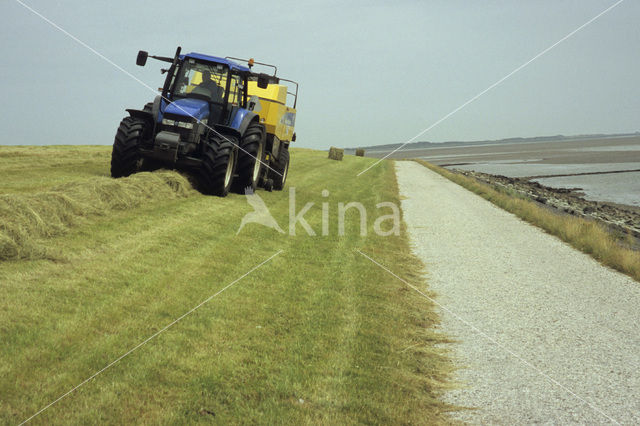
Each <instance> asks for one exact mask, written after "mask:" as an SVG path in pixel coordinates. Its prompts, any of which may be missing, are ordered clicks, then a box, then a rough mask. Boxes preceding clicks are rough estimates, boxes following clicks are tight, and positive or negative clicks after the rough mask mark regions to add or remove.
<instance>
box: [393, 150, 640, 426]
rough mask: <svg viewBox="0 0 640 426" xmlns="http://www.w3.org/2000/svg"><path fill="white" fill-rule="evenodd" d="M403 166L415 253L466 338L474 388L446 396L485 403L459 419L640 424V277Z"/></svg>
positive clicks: (463, 378) (459, 335) (461, 361)
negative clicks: (621, 271)
mask: <svg viewBox="0 0 640 426" xmlns="http://www.w3.org/2000/svg"><path fill="white" fill-rule="evenodd" d="M396 164H397V166H396V167H397V174H398V182H399V186H400V193H401V195H402V196H404V197H406V199H404V200H403V201H402V209H403V212H404V220H405V221H406V223H407V225H408V227H409V232H410V234H411V238H412V243H413V245H414V251H415V253H416V255H417V256H419V257H420V258H421V259H422V260H423V261H424V262H425V264H426V265H427V271H428V277H427V278H428V281H429V285H430V287H431V289H433V290H434V291H435V292H436V293H437V294H438V298H437V302H438V303H440V304H441V305H442V306H444V308H446V309H444V308H441V309H440V310H441V315H442V328H443V330H444V331H445V332H446V333H447V334H449V335H450V336H452V337H453V338H455V339H457V340H459V343H457V344H455V345H452V346H453V357H454V359H455V361H456V362H457V364H458V365H459V366H460V367H463V368H461V369H460V370H459V371H458V379H459V380H460V382H462V383H464V384H465V387H463V388H462V389H460V390H455V391H452V392H450V393H449V394H448V399H449V401H450V402H453V403H456V404H461V405H464V406H468V407H477V410H474V411H470V412H462V413H461V414H458V415H457V418H458V419H460V420H463V421H468V422H471V423H483V424H487V423H490V424H522V423H527V424H530V423H550V424H566V423H572V424H575V423H578V424H612V423H613V424H615V423H616V422H619V423H621V424H640V331H639V329H640V283H637V282H635V281H633V280H632V279H630V278H628V277H626V276H624V275H622V274H619V273H617V272H615V271H613V270H611V269H608V268H605V267H603V266H601V265H600V264H599V263H597V262H596V261H595V260H593V259H592V258H590V257H589V256H587V255H585V254H582V253H580V252H578V251H576V250H574V249H573V248H571V247H569V246H568V245H566V244H565V243H563V242H561V241H560V240H559V239H557V238H555V237H553V236H550V235H548V234H545V233H544V232H543V231H541V230H539V229H538V228H535V227H533V226H531V225H529V224H527V223H525V222H523V221H521V220H520V219H518V218H516V217H515V216H513V215H511V214H510V213H507V212H505V211H503V210H501V209H499V208H498V207H495V206H494V205H492V204H491V203H489V202H488V201H486V200H484V199H482V198H480V197H479V196H477V195H475V194H473V193H471V192H469V191H467V190H466V189H464V188H462V187H460V186H458V185H456V184H454V183H452V182H450V181H449V180H447V179H445V178H443V177H441V176H440V175H438V174H436V173H434V172H432V171H430V170H428V169H427V168H425V167H423V166H421V165H419V164H417V163H414V162H397V163H396ZM474 327H476V328H477V329H478V330H481V333H480V332H478V331H477V330H476V329H474ZM483 334H485V335H483ZM492 340H493V341H492ZM519 358H520V359H519Z"/></svg>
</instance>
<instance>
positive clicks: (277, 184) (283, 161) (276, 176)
mask: <svg viewBox="0 0 640 426" xmlns="http://www.w3.org/2000/svg"><path fill="white" fill-rule="evenodd" d="M281 149H282V151H281V152H280V158H278V160H277V161H275V162H274V163H273V164H272V165H271V168H272V169H273V170H269V179H272V180H273V189H275V190H276V191H282V189H283V188H284V185H285V183H286V182H287V175H288V174H289V149H288V147H285V146H282V147H281ZM276 172H277V173H276Z"/></svg>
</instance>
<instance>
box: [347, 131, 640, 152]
mask: <svg viewBox="0 0 640 426" xmlns="http://www.w3.org/2000/svg"><path fill="white" fill-rule="evenodd" d="M634 136H640V132H635V133H613V134H590V135H572V136H564V135H555V136H535V137H529V138H523V137H518V138H506V139H487V140H477V141H446V142H412V143H409V144H406V145H404V147H403V151H406V150H411V149H428V148H445V147H449V146H465V145H480V144H490V145H494V144H495V145H497V144H513V143H531V142H563V141H576V140H588V139H618V138H628V137H634ZM402 145H403V144H402V143H394V144H385V145H370V146H362V147H358V149H360V148H362V149H364V150H376V151H384V152H387V151H391V150H393V149H395V148H398V147H400V146H402ZM355 150H356V148H345V152H346V153H352V152H355Z"/></svg>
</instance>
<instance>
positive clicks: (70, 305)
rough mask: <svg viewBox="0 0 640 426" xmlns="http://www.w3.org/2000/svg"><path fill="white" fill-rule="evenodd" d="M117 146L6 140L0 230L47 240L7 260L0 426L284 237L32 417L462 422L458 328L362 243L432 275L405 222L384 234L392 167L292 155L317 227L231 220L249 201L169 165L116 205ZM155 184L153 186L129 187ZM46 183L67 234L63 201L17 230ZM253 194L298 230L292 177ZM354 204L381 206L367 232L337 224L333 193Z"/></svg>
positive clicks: (410, 274) (1, 304) (408, 271)
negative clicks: (447, 400) (215, 190)
mask: <svg viewBox="0 0 640 426" xmlns="http://www.w3.org/2000/svg"><path fill="white" fill-rule="evenodd" d="M109 155H110V149H109V147H0V182H2V183H1V184H0V194H2V195H1V197H2V198H0V199H2V200H5V201H6V200H14V204H11V203H9V204H7V203H6V202H5V205H4V206H5V207H3V208H2V209H0V212H1V214H2V216H0V229H4V230H5V231H6V229H9V228H10V227H11V226H13V228H12V229H14V230H15V229H19V230H21V232H22V233H23V234H22V235H23V236H24V238H27V237H28V238H29V241H30V244H32V245H33V246H34V247H37V250H36V251H35V252H34V253H36V254H37V253H40V254H43V255H41V256H40V255H33V256H13V257H11V256H9V257H8V258H7V259H6V260H3V261H0V341H1V342H2V346H1V350H0V395H1V397H0V423H19V422H21V421H23V420H25V419H27V418H29V417H30V416H31V415H33V414H34V413H36V412H37V411H38V410H40V409H41V408H43V407H45V406H46V405H48V404H49V403H50V402H52V401H54V400H56V399H57V398H58V397H59V396H61V395H63V394H64V393H66V392H67V391H69V390H70V389H72V388H73V387H74V386H76V385H77V384H79V383H81V382H82V381H83V380H85V379H86V378H88V377H90V376H91V375H92V374H94V373H95V372H97V371H99V370H100V369H102V368H103V367H105V366H106V365H108V364H109V363H110V362H112V361H113V360H115V359H117V358H118V357H119V356H120V355H122V354H124V353H125V352H127V351H128V350H129V349H131V348H133V347H135V346H136V345H138V344H139V343H140V342H142V341H143V340H144V339H146V338H147V337H149V336H151V335H153V334H154V333H156V332H157V331H158V330H160V329H162V328H163V327H164V326H166V325H168V324H170V323H171V322H172V321H174V320H175V319H176V318H178V317H180V316H181V315H182V314H184V313H185V312H187V311H188V310H189V309H191V308H192V307H194V306H196V305H197V304H199V303H200V302H202V301H203V300H206V299H207V298H208V297H210V296H211V295H213V294H215V293H216V292H218V291H220V290H221V289H222V288H224V287H225V286H227V285H228V284H230V283H232V282H233V281H234V280H236V279H238V278H239V277H241V276H242V275H243V274H245V273H246V272H247V271H249V270H250V269H251V268H253V267H255V266H256V265H258V264H260V263H261V262H263V261H265V260H266V259H268V258H269V257H270V256H272V255H273V254H275V253H277V252H278V251H280V250H282V252H281V253H280V254H279V255H277V256H276V257H274V258H273V259H272V260H271V261H269V262H268V263H266V264H264V265H263V266H262V267H260V268H259V269H257V270H255V271H254V272H252V273H251V274H249V275H247V276H246V277H244V278H242V279H241V280H240V281H238V282H237V283H236V284H234V285H233V286H232V287H230V288H229V289H227V290H226V291H225V292H224V293H221V294H220V295H219V296H217V297H215V298H213V299H211V300H210V301H209V302H208V303H206V304H205V305H203V306H202V307H200V308H199V309H198V310H196V311H195V312H193V313H192V314H190V315H188V316H187V317H185V318H184V319H182V320H181V321H180V322H179V323H177V324H175V325H174V326H173V327H171V328H169V329H168V330H167V331H166V332H164V333H162V334H160V335H159V336H158V337H157V338H156V339H153V340H151V341H150V342H149V343H147V344H146V345H144V346H142V347H140V348H139V349H137V350H136V351H135V352H133V353H131V354H130V355H128V356H127V357H125V358H123V359H122V360H121V361H120V362H118V363H117V364H115V365H114V366H113V367H111V368H109V369H108V370H106V371H104V372H103V373H102V374H100V375H99V376H97V377H96V378H95V379H93V380H91V381H89V382H87V383H86V384H85V385H84V386H82V387H81V388H79V389H78V390H77V391H75V392H73V393H71V394H69V395H68V396H67V397H65V398H64V399H62V400H60V401H59V402H57V403H56V404H55V405H53V406H51V407H50V408H48V409H47V410H46V411H44V412H42V413H41V414H40V415H38V416H37V417H35V418H34V419H33V420H32V422H33V423H37V424H40V423H43V424H44V423H47V424H48V423H54V424H70V423H90V424H95V423H107V424H130V423H133V422H136V423H179V424H186V423H189V424H191V423H200V422H202V423H209V422H212V421H213V422H216V423H262V424H274V423H275V424H282V423H296V424H299V423H330V424H345V423H347V424H351V423H362V422H364V423H439V422H447V421H448V418H447V416H446V412H447V411H448V410H450V409H451V407H448V406H446V405H445V404H443V403H442V402H441V401H440V399H439V398H440V396H441V393H442V392H443V389H445V388H446V386H448V377H449V373H450V371H451V365H450V363H449V361H448V360H447V358H446V357H445V355H446V354H445V353H444V352H443V349H438V348H437V347H436V346H437V345H438V344H439V343H442V342H445V341H446V340H445V339H444V338H443V336H441V335H439V334H436V333H435V332H434V326H435V324H436V322H437V318H436V316H435V314H434V313H433V306H431V304H430V303H429V301H427V300H425V299H424V298H422V297H420V296H419V295H418V294H416V293H415V292H414V291H412V290H410V289H408V288H407V287H406V286H405V285H404V284H402V283H401V282H399V281H398V280H397V279H395V278H394V277H392V276H391V275H389V274H387V273H386V272H384V271H382V270H381V269H379V268H378V267H376V266H375V265H373V264H372V263H371V262H370V261H368V260H367V259H365V258H364V257H362V256H361V255H360V254H358V253H357V251H356V250H362V251H363V252H365V253H367V254H369V255H370V256H372V257H373V258H374V259H376V260H378V261H379V262H381V263H383V264H385V265H388V266H389V267H391V269H392V270H394V271H395V272H397V273H399V274H400V275H401V276H402V277H403V278H404V279H407V280H409V281H410V282H412V283H414V284H416V285H418V286H419V287H421V288H424V287H425V284H424V282H422V281H421V279H420V265H419V262H418V261H417V260H416V259H415V258H413V257H412V256H411V254H410V250H409V245H408V240H407V237H406V234H405V232H404V228H403V229H402V232H401V235H400V236H390V237H380V236H377V235H376V234H375V233H374V232H373V222H374V219H375V218H376V217H377V215H376V213H377V212H378V210H377V209H376V207H375V205H376V204H377V203H379V202H383V201H391V202H395V203H399V201H398V195H397V188H396V184H395V177H394V172H393V167H392V163H389V162H385V163H383V164H381V165H378V166H377V167H375V168H373V169H371V170H370V171H369V172H367V175H366V178H364V179H363V178H356V177H355V176H356V174H357V173H358V172H359V171H360V170H362V169H363V168H364V167H366V166H367V165H368V164H370V163H371V161H373V160H371V159H367V158H356V157H352V156H346V157H345V159H344V161H342V162H337V161H330V160H327V159H326V153H323V152H316V151H310V150H294V151H293V153H292V166H291V170H290V176H289V181H288V184H287V188H285V189H288V188H289V187H295V190H296V210H297V211H300V210H301V209H302V207H303V206H304V205H305V204H306V203H307V202H313V203H315V204H314V206H313V207H312V208H311V209H310V211H309V212H308V213H307V214H306V215H305V219H307V221H308V222H309V224H310V225H311V226H312V227H313V229H314V230H315V232H316V233H317V234H318V235H317V236H313V237H312V236H309V235H307V233H306V232H305V231H304V229H302V228H301V227H300V226H298V227H297V235H296V236H291V235H288V233H287V234H279V233H278V232H276V231H275V230H273V229H269V228H266V227H263V226H261V225H258V224H255V223H253V224H251V223H250V224H248V225H246V226H245V227H244V229H242V231H241V232H240V233H238V234H236V232H237V230H238V227H239V225H240V222H241V219H242V217H243V216H244V215H245V214H246V213H248V212H250V211H252V208H251V207H250V206H249V205H248V204H247V201H246V199H245V197H244V196H242V195H237V194H232V195H230V196H229V197H227V198H224V199H223V198H217V197H207V196H203V195H201V194H199V193H197V192H196V191H193V190H192V189H190V188H189V187H184V185H185V182H186V181H183V180H181V179H183V178H181V177H180V175H178V174H177V173H173V172H156V173H153V174H149V175H153V176H139V177H133V178H131V179H129V180H128V181H127V180H120V181H122V182H119V183H118V185H124V186H125V188H124V189H122V188H120V190H121V191H124V192H123V193H127V194H129V196H130V197H133V198H131V199H130V200H129V201H130V202H128V203H124V204H118V203H112V202H111V201H110V198H109V197H108V196H106V195H105V192H104V191H103V190H102V189H100V188H103V185H107V186H108V185H111V184H113V181H109V180H108V177H107V176H108V166H109ZM167 180H168V181H171V182H180V185H179V187H180V188H182V189H180V190H179V191H177V192H176V190H175V188H174V187H173V186H171V185H168V184H167V183H166V182H167ZM151 181H153V182H155V183H156V184H158V185H159V186H158V188H157V190H154V191H151V192H144V191H142V192H140V191H139V190H136V191H138V192H135V191H134V192H135V194H133V195H132V193H130V192H128V191H129V190H130V189H131V188H129V184H131V185H133V186H134V187H137V186H136V185H138V184H139V183H140V182H151ZM127 182H128V183H127ZM132 182H133V183H132ZM136 182H137V183H136ZM186 185H187V186H188V183H186ZM96 188H97V189H96ZM172 188H173V189H172ZM325 189H326V190H328V191H329V195H328V196H327V197H323V196H322V191H323V190H325ZM114 191H116V192H117V188H116V189H114ZM163 191H164V192H163ZM52 193H57V194H58V197H57V198H56V197H53V198H52V199H53V200H54V201H55V200H58V201H59V200H60V199H65V200H67V201H68V203H69V206H70V208H71V209H72V210H73V209H74V208H75V209H76V210H74V211H75V212H76V213H74V215H73V217H72V218H71V219H70V220H68V221H62V222H60V223H59V226H58V227H57V228H55V229H56V231H55V232H46V229H48V228H47V226H48V225H49V224H50V223H57V222H56V220H58V219H56V217H57V216H55V215H53V216H51V217H49V216H46V217H45V216H43V214H39V215H38V216H40V219H41V222H37V221H36V222H37V223H39V225H38V226H39V227H38V226H35V225H34V226H33V227H31V228H29V227H26V225H20V224H21V223H31V224H33V223H35V222H33V221H34V219H33V217H34V216H33V214H31V213H28V212H27V210H28V209H24V208H23V209H22V210H20V211H22V212H23V213H21V214H23V216H24V217H22V219H21V218H19V217H17V216H16V215H13V214H12V210H11V206H12V205H15V204H16V203H17V202H16V201H15V200H18V201H20V202H19V203H17V204H20V205H22V206H23V207H24V206H25V205H26V206H27V207H29V206H30V205H31V206H36V204H37V203H40V204H39V205H38V206H39V207H37V208H36V207H33V208H32V209H33V211H34V212H35V213H38V212H42V211H48V206H49V205H50V203H49V202H47V199H46V198H43V194H52ZM112 193H113V192H112V191H107V192H106V194H107V195H108V194H112ZM258 193H259V195H260V196H261V197H262V199H263V200H264V202H265V204H266V205H267V206H268V207H269V209H270V211H271V213H272V215H273V216H274V217H275V219H276V220H277V221H278V222H279V224H280V226H281V227H282V228H283V229H285V230H286V229H287V228H288V216H289V193H288V191H283V192H272V193H268V192H265V191H259V192H258ZM60 194H62V195H60ZM176 194H179V195H176ZM96 200H98V201H99V202H98V201H96ZM131 200H133V201H131ZM349 201H359V202H361V203H363V205H364V206H365V207H366V208H367V210H368V212H369V214H370V216H371V217H370V218H369V219H368V222H367V227H368V232H367V236H361V235H360V229H359V220H358V217H357V214H356V212H355V211H350V213H349V214H348V215H347V219H348V220H347V223H346V227H345V235H343V236H339V235H338V232H337V225H338V220H337V203H338V202H349ZM323 202H326V203H328V205H329V216H328V223H329V231H330V232H329V235H327V236H322V235H321V231H322V207H321V204H322V203H323ZM30 203H31V204H30ZM96 203H97V204H96ZM54 204H55V203H54ZM55 205H57V206H58V207H57V209H60V205H58V204H55ZM74 206H75V207H74ZM83 206H84V207H83ZM38 209H40V210H38ZM60 211H63V210H60ZM25 212H26V213H25ZM385 213H388V212H385ZM380 214H382V212H380ZM43 229H45V231H42V230H43ZM41 231H42V232H41ZM15 232H17V231H15ZM38 250H39V251H38ZM438 347H440V348H441V346H440V345H438Z"/></svg>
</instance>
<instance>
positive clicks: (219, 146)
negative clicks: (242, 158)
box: [198, 135, 238, 197]
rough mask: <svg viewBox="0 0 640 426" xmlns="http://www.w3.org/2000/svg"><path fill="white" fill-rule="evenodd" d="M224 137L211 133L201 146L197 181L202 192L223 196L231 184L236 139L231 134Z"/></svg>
mask: <svg viewBox="0 0 640 426" xmlns="http://www.w3.org/2000/svg"><path fill="white" fill-rule="evenodd" d="M225 138H226V140H225ZM225 138H222V137H220V136H217V135H212V136H210V137H209V140H208V141H207V143H206V144H205V146H204V148H203V152H202V165H201V166H200V170H199V171H198V183H199V187H200V191H202V192H203V193H204V194H209V195H217V196H219V197H225V196H226V195H227V194H228V193H229V190H230V189H231V185H232V184H233V175H234V173H235V168H236V164H237V162H236V158H237V149H238V148H237V145H238V140H237V139H236V138H235V137H233V136H225Z"/></svg>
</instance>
